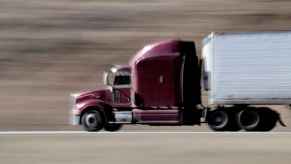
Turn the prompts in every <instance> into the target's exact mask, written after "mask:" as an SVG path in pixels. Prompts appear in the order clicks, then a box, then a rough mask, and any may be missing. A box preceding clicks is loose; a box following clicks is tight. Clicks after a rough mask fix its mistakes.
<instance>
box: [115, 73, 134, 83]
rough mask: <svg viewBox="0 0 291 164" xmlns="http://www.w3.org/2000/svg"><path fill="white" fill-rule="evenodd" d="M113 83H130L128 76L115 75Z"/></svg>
mask: <svg viewBox="0 0 291 164" xmlns="http://www.w3.org/2000/svg"><path fill="white" fill-rule="evenodd" d="M114 85H130V76H127V75H126V76H125V75H123V76H121V75H119V76H115V80H114Z"/></svg>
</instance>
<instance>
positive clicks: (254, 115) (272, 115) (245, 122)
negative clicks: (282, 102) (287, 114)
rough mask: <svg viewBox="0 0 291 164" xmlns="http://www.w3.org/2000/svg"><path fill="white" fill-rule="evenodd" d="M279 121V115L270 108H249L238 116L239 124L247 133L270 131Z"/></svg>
mask: <svg viewBox="0 0 291 164" xmlns="http://www.w3.org/2000/svg"><path fill="white" fill-rule="evenodd" d="M278 119H279V114H278V113H277V112H275V111H273V110H271V109H269V108H248V109H246V110H243V111H241V112H240V113H239V114H238V124H239V125H240V126H241V128H242V129H244V130H245V131H251V132H253V131H270V130H272V129H273V128H274V127H275V126H276V123H277V121H278Z"/></svg>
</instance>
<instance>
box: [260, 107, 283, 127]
mask: <svg viewBox="0 0 291 164" xmlns="http://www.w3.org/2000/svg"><path fill="white" fill-rule="evenodd" d="M259 110H260V114H261V118H262V121H261V123H260V127H259V129H258V130H259V131H271V130H272V129H274V128H275V126H276V124H277V121H278V120H279V117H280V116H279V113H277V112H276V111H273V110H271V109H269V108H261V109H259Z"/></svg>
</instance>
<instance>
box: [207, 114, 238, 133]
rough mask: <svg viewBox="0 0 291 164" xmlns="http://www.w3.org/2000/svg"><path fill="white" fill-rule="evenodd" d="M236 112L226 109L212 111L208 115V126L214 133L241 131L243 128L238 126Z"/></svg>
mask: <svg viewBox="0 0 291 164" xmlns="http://www.w3.org/2000/svg"><path fill="white" fill-rule="evenodd" d="M236 114H237V112H236V110H226V109H225V108H221V109H216V110H214V111H210V112H209V114H208V118H207V121H208V126H209V128H210V129H212V130H214V131H239V130H240V129H241V128H240V126H239V125H238V124H237V120H236V117H235V116H236Z"/></svg>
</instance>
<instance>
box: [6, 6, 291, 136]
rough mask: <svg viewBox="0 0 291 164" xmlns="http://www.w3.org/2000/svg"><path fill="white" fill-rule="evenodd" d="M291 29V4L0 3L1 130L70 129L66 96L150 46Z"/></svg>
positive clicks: (97, 80)
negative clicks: (218, 34) (168, 41)
mask: <svg viewBox="0 0 291 164" xmlns="http://www.w3.org/2000/svg"><path fill="white" fill-rule="evenodd" d="M290 27H291V1H288V0H252V1H250V0H179V1H175V0H147V1H136V0H116V1H113V0H109V1H105V0H0V51H1V52H0V100H1V103H0V130H33V129H35V130H36V129H43V130H45V129H54V130H63V129H71V128H72V127H70V126H68V125H67V124H68V113H69V106H68V95H69V93H71V92H76V91H80V90H87V89H94V88H95V87H96V86H100V85H101V83H100V82H102V79H101V78H102V71H103V70H104V68H105V67H106V66H107V65H109V64H113V63H117V64H118V63H127V61H128V59H129V58H130V57H131V56H132V55H133V54H134V53H135V52H136V51H137V50H138V49H140V48H141V47H142V46H143V45H144V44H146V43H150V42H153V41H157V40H162V39H168V38H181V39H190V40H195V41H196V42H197V43H198V45H199V46H200V41H201V39H202V37H203V36H205V35H207V34H208V33H209V32H212V31H216V32H229V31H266V30H267V31H273V30H289V29H290Z"/></svg>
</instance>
